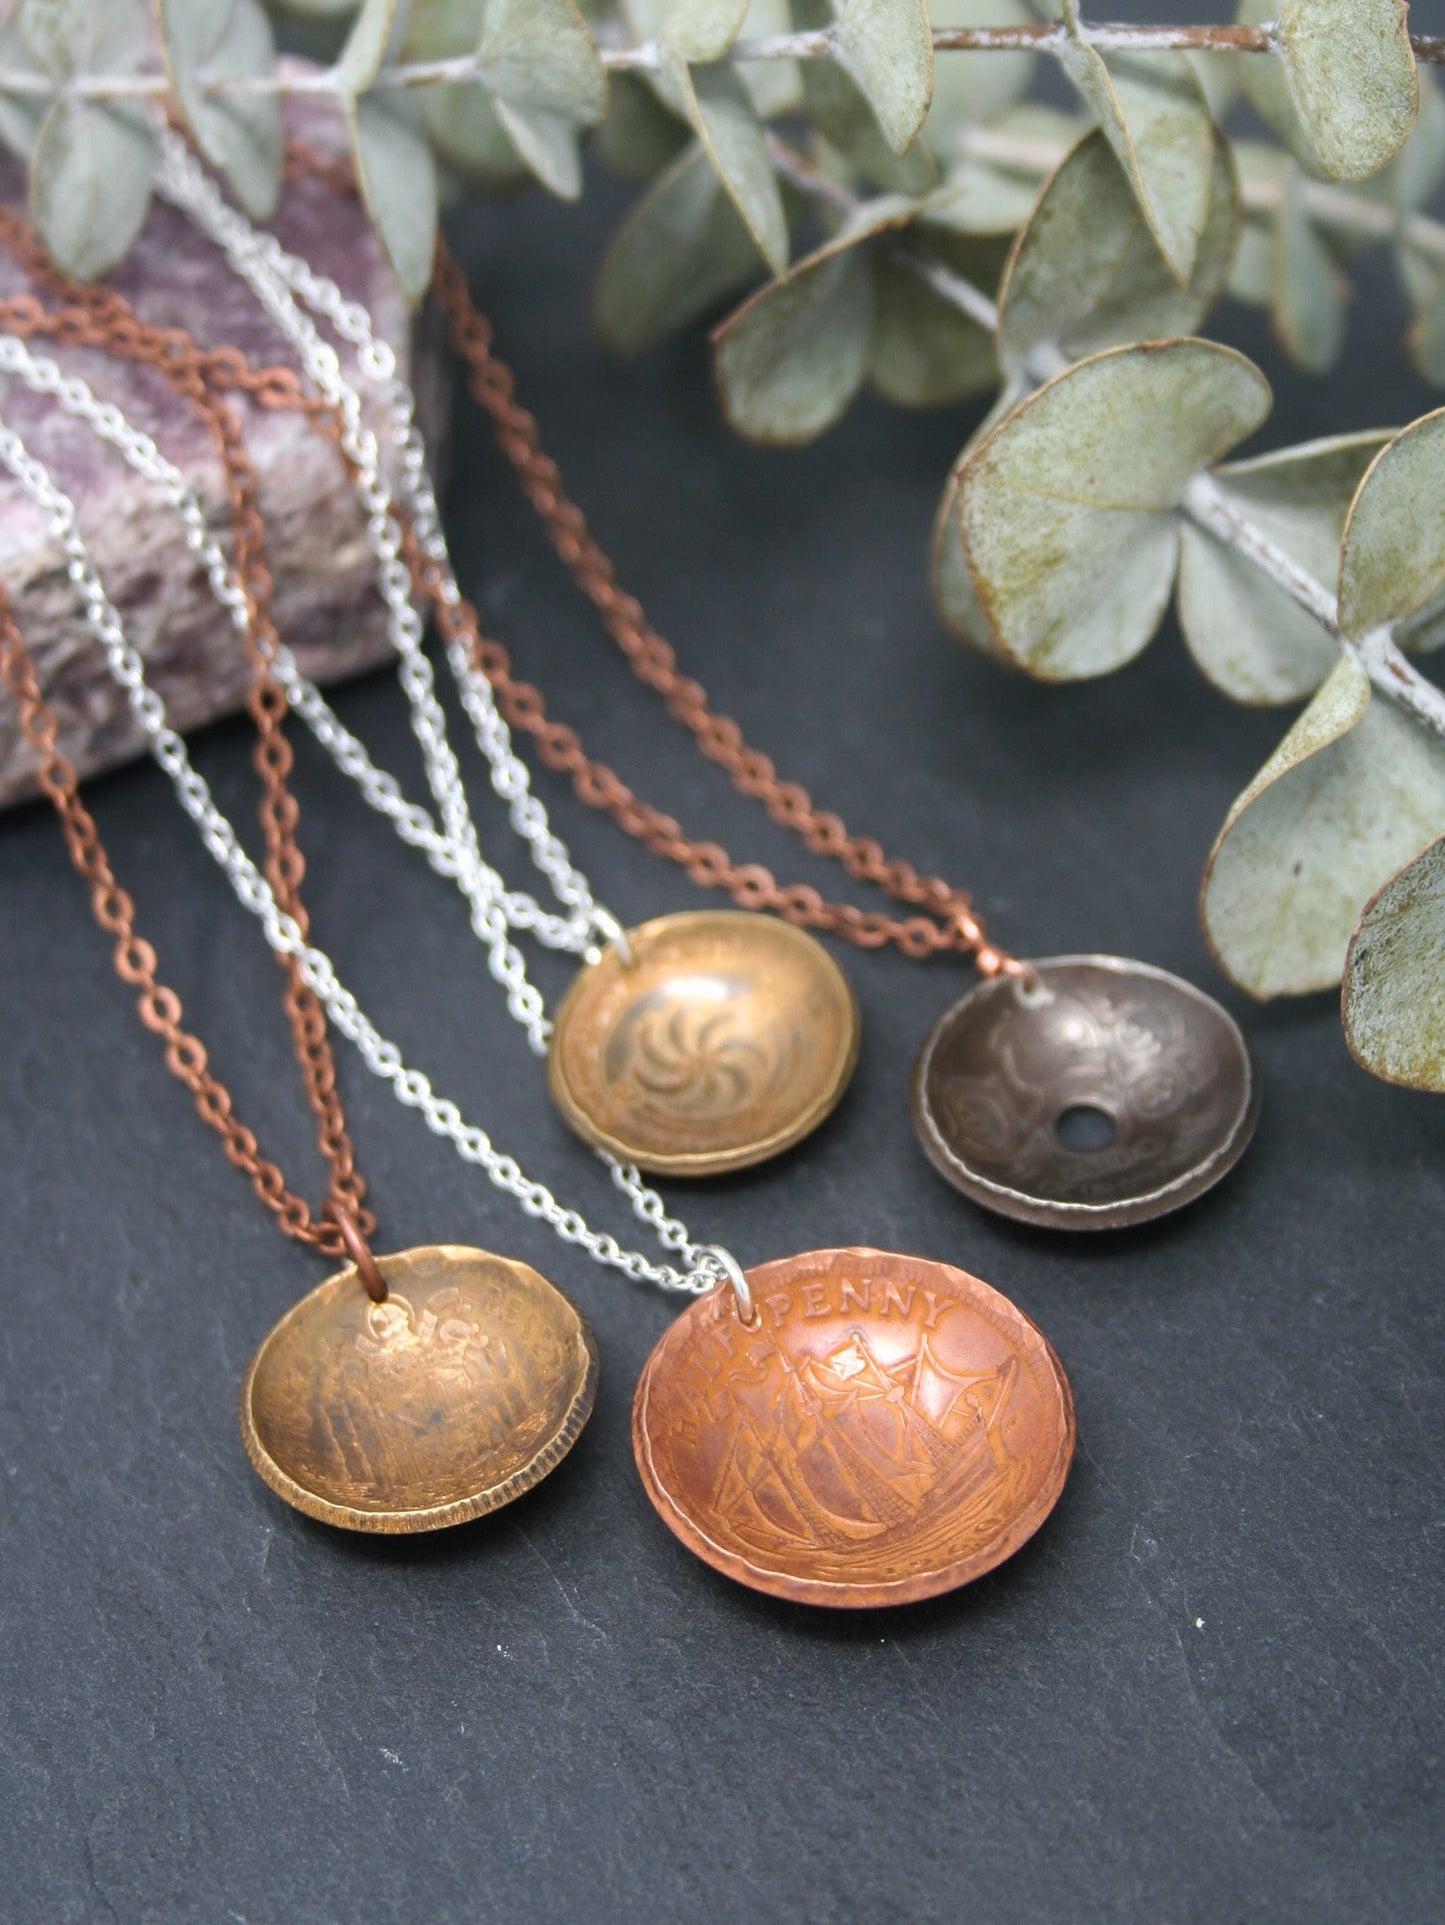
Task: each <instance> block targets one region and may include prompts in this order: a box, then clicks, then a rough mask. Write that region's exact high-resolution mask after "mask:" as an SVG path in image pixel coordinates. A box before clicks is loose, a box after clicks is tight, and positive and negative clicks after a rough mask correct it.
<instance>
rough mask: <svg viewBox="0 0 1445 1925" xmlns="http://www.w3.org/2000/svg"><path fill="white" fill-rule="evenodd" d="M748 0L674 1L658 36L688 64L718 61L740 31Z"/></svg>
mask: <svg viewBox="0 0 1445 1925" xmlns="http://www.w3.org/2000/svg"><path fill="white" fill-rule="evenodd" d="M747 10H748V0H675V4H674V5H673V6H672V7H671V8H670V9H669V11H668V14H667V18H666V20H665V21H664V23H663V28H662V37H663V39H664V40H665V41H666V43H667V45H668V46H669V47H670V48H671V49H672V51H673V52H674V53H675V54H676V55H677V57H678V59H679V60H685V61H687V62H688V64H689V65H695V64H702V63H705V62H707V61H710V60H721V59H722V57H723V55H724V54H725V53H726V52H727V50H728V48H729V47H731V45H732V44H733V42H734V41H735V40H736V39H737V37H738V34H739V33H740V31H741V30H742V24H743V16H744V14H746V12H747Z"/></svg>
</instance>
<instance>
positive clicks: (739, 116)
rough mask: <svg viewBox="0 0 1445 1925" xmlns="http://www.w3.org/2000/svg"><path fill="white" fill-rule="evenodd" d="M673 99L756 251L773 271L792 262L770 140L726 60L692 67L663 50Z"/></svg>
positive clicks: (780, 270)
mask: <svg viewBox="0 0 1445 1925" xmlns="http://www.w3.org/2000/svg"><path fill="white" fill-rule="evenodd" d="M662 73H663V76H664V79H665V82H666V89H667V93H668V95H669V97H670V101H671V102H675V103H676V105H677V106H678V108H679V109H680V111H681V112H682V113H683V114H684V115H685V116H686V118H687V120H688V121H689V122H690V123H691V126H692V129H693V132H694V133H695V134H696V135H697V138H698V141H699V142H700V144H701V146H702V148H703V151H704V152H705V153H706V155H707V157H708V159H709V160H710V161H711V163H712V165H713V167H714V168H715V169H716V171H717V175H718V178H719V180H720V181H721V182H722V184H723V187H724V188H725V190H726V192H727V194H728V196H729V198H730V199H731V201H732V203H733V205H734V206H735V207H736V208H737V211H738V213H739V215H740V216H741V217H742V222H743V225H744V227H746V229H747V231H748V232H749V234H751V235H752V237H753V241H754V243H755V244H756V246H757V249H758V252H759V253H760V254H761V255H762V256H763V259H764V260H765V261H766V262H767V264H768V266H769V267H770V268H772V270H773V272H774V273H775V274H781V273H782V271H783V269H784V268H785V267H786V266H787V264H788V220H787V215H786V213H785V212H784V208H783V197H782V194H781V192H780V190H779V187H778V177H777V175H776V173H775V172H774V171H773V163H772V161H771V160H770V158H769V156H768V149H767V141H766V138H765V136H764V134H763V130H762V127H761V126H760V125H759V122H758V119H757V116H756V114H754V112H753V109H752V104H751V102H750V101H749V99H748V97H747V94H746V93H745V92H744V91H743V86H742V83H741V81H740V80H739V79H738V77H737V75H736V73H734V71H733V69H732V68H731V67H730V66H728V65H727V64H726V63H725V62H724V63H722V64H719V65H716V66H711V67H689V66H687V64H686V63H685V62H683V61H681V60H679V59H678V58H677V57H676V56H675V55H671V54H666V53H665V54H664V64H663V69H662Z"/></svg>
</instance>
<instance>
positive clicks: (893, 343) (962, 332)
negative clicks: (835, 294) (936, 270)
mask: <svg viewBox="0 0 1445 1925" xmlns="http://www.w3.org/2000/svg"><path fill="white" fill-rule="evenodd" d="M871 265H872V270H873V333H872V338H871V339H870V341H869V343H868V379H869V380H870V382H871V383H872V385H873V386H874V387H875V388H876V389H877V391H878V392H879V394H881V395H882V396H883V398H884V400H885V401H891V402H892V403H893V404H894V406H895V407H900V408H937V407H942V406H943V405H944V404H945V403H947V402H950V401H966V400H967V399H968V398H969V397H970V396H972V395H975V394H988V393H990V392H991V391H992V390H993V388H994V387H995V386H996V385H997V382H998V361H997V358H996V357H995V354H994V346H993V340H992V337H991V336H990V335H989V333H988V331H987V330H986V329H985V328H981V327H980V326H979V325H978V323H977V322H976V321H972V320H970V319H969V317H968V316H967V315H966V314H964V313H962V312H961V311H960V309H959V308H958V307H957V306H956V305H955V304H954V302H952V301H949V300H945V299H944V297H943V296H942V295H941V294H939V293H937V292H936V290H935V289H933V288H932V287H930V286H929V285H928V283H927V282H926V281H922V280H920V279H919V277H918V275H917V274H916V273H915V272H914V270H913V269H912V268H911V267H909V266H908V264H907V263H906V262H904V261H900V260H895V259H894V258H893V257H892V256H890V255H888V254H886V253H882V252H878V251H875V252H874V254H873V258H872V262H871Z"/></svg>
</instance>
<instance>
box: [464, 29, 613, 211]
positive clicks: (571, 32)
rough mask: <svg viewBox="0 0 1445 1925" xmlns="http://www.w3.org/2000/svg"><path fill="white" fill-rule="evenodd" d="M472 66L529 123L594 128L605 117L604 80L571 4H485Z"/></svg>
mask: <svg viewBox="0 0 1445 1925" xmlns="http://www.w3.org/2000/svg"><path fill="white" fill-rule="evenodd" d="M477 63H478V70H479V72H480V74H481V77H482V79H483V80H484V81H485V82H486V85H487V87H488V88H489V89H490V91H491V92H492V93H493V94H494V95H495V96H496V98H497V100H498V101H499V102H501V101H505V102H506V104H507V105H508V106H509V107H513V108H515V109H517V111H518V112H519V113H521V114H523V115H526V116H528V117H529V118H530V117H532V116H548V117H551V118H554V119H558V120H563V121H567V122H570V123H571V124H572V125H573V126H577V127H594V126H596V124H597V123H598V121H600V120H601V119H602V117H603V115H604V114H605V113H606V111H607V75H606V72H605V70H604V69H603V66H602V61H601V59H600V58H599V56H598V52H597V48H596V46H595V44H594V43H593V39H592V35H591V34H590V33H589V32H588V30H587V23H586V21H585V20H584V19H583V18H582V15H581V14H580V13H579V12H578V11H577V8H576V6H575V5H574V4H573V0H487V5H486V10H485V13H484V15H483V24H482V32H481V38H480V40H479V41H478V43H477ZM524 151H525V150H524ZM538 172H539V173H540V172H541V169H540V168H539V169H538ZM543 178H544V179H545V178H546V175H545V174H544V175H543ZM549 184H550V183H549Z"/></svg>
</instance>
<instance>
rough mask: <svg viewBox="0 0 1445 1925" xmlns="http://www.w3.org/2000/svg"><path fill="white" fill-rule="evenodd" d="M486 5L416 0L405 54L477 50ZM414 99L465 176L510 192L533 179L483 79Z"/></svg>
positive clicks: (444, 55)
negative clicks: (498, 113) (483, 83)
mask: <svg viewBox="0 0 1445 1925" xmlns="http://www.w3.org/2000/svg"><path fill="white" fill-rule="evenodd" d="M484 5H485V0H414V4H413V6H412V9H411V17H410V21H409V23H408V26H407V33H406V39H405V41H404V42H403V43H402V48H401V58H402V59H403V60H407V61H432V60H450V59H454V58H456V57H457V56H458V55H460V54H470V53H473V52H475V50H476V47H477V44H478V42H479V41H480V39H481V35H482V14H483V8H484ZM413 97H414V99H415V101H416V105H417V107H418V109H419V110H420V113H421V117H422V122H423V124H424V126H425V128H426V131H427V135H428V137H429V139H430V141H431V144H432V146H433V148H434V149H435V151H436V153H437V156H438V158H439V159H440V160H441V161H442V162H443V163H444V164H445V165H446V166H448V167H450V168H453V169H455V171H456V172H457V173H458V174H459V175H461V177H462V178H463V180H465V181H467V182H470V183H473V184H475V185H478V186H482V187H485V188H487V189H488V190H489V191H491V192H492V193H508V192H511V191H512V190H514V189H516V188H518V187H520V186H521V185H522V184H523V183H524V182H526V181H529V180H532V179H533V178H534V175H533V173H532V170H531V168H530V167H529V166H528V165H527V163H526V162H525V161H524V160H523V159H522V156H521V155H520V154H519V153H518V152H517V149H516V145H515V144H514V142H513V140H512V138H511V136H510V134H508V132H507V130H506V128H505V127H504V126H503V125H502V123H501V121H500V120H499V119H498V117H497V111H496V108H495V107H494V106H493V105H492V98H491V95H490V94H489V93H488V92H487V89H486V88H485V87H484V86H483V85H482V83H481V82H480V80H466V81H456V82H452V83H449V84H447V85H443V86H435V87H418V88H417V89H416V90H415V93H414V96H413ZM658 111H659V112H660V111H661V109H659V110H658Z"/></svg>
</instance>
